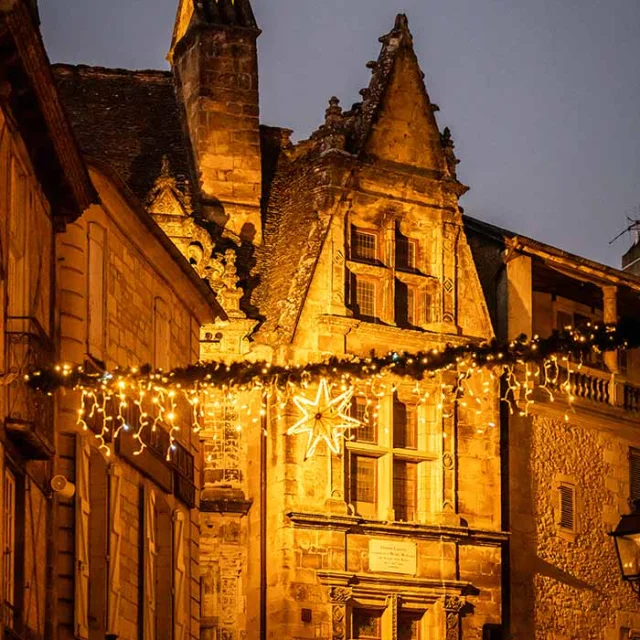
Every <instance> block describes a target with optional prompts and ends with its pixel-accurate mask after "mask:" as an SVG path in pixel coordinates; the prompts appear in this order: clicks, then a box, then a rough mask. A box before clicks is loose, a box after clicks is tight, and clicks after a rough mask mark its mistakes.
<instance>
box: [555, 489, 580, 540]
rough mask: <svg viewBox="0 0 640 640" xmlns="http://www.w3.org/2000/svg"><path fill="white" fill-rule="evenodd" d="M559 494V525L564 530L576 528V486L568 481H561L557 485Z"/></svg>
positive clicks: (571, 530) (573, 530)
mask: <svg viewBox="0 0 640 640" xmlns="http://www.w3.org/2000/svg"><path fill="white" fill-rule="evenodd" d="M558 491H559V494H560V518H559V522H558V524H559V526H560V528H561V529H564V530H565V531H570V532H572V533H573V532H575V530H576V488H575V486H574V485H571V484H568V483H565V482H563V483H561V484H560V486H559V487H558Z"/></svg>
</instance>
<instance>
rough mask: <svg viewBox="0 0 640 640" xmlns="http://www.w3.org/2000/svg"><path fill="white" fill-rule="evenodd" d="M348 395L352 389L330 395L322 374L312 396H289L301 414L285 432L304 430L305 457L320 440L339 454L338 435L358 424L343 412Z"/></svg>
mask: <svg viewBox="0 0 640 640" xmlns="http://www.w3.org/2000/svg"><path fill="white" fill-rule="evenodd" d="M352 396H353V389H348V390H347V391H345V392H344V393H343V394H341V395H339V396H338V397H337V398H331V394H330V393H329V385H328V384H327V381H326V380H325V379H324V378H323V379H322V380H320V385H319V386H318V394H317V395H316V399H315V400H309V398H306V397H305V396H295V397H294V398H293V402H294V403H295V405H296V407H298V409H300V411H301V412H302V414H303V417H302V418H300V420H298V422H296V423H295V424H294V425H293V426H292V427H291V428H290V429H289V430H288V431H287V435H289V436H290V435H297V434H299V433H306V434H307V436H308V441H307V452H306V454H305V457H304V459H305V460H306V459H308V458H310V457H311V456H312V455H313V454H314V453H315V451H316V449H317V447H318V445H319V444H320V443H321V442H322V441H323V440H324V442H326V443H327V446H328V447H329V449H330V450H331V451H332V452H333V453H335V454H336V455H340V438H343V437H344V434H345V432H346V431H347V430H348V429H352V428H354V427H359V426H360V422H358V420H355V419H354V418H352V417H351V416H349V415H347V413H346V412H347V411H348V410H349V409H348V408H349V406H350V404H351V397H352Z"/></svg>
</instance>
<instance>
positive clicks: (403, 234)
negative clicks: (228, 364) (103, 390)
mask: <svg viewBox="0 0 640 640" xmlns="http://www.w3.org/2000/svg"><path fill="white" fill-rule="evenodd" d="M259 33H260V32H259V29H258V27H257V25H256V22H255V18H254V16H253V12H252V9H251V6H250V3H249V2H248V1H247V0H242V1H240V0H238V1H237V2H235V3H230V2H207V3H198V4H196V3H192V2H189V1H184V2H181V3H180V6H179V8H178V14H177V21H176V27H175V31H174V36H173V41H172V44H171V50H170V53H169V60H170V62H171V65H172V71H171V72H169V73H164V72H155V71H154V72H146V71H140V72H130V71H123V70H110V69H101V68H90V67H83V66H79V67H71V66H68V65H59V66H56V67H55V74H56V77H57V79H58V86H59V90H60V92H61V96H62V99H63V101H64V103H65V105H66V107H67V109H68V112H69V115H70V118H71V121H72V123H73V126H74V131H75V133H76V136H77V138H78V140H79V143H80V145H81V147H82V148H83V150H84V152H85V153H86V154H87V155H89V156H91V157H94V158H97V159H98V160H99V161H101V162H102V163H104V164H105V165H109V166H110V167H111V168H112V169H113V170H115V171H116V172H117V173H118V174H119V176H120V177H121V178H122V180H123V181H124V182H125V183H126V185H127V189H130V190H131V192H132V193H133V195H135V196H136V197H137V199H138V201H139V202H140V203H142V204H144V205H145V206H146V208H147V210H148V211H149V212H150V213H151V214H152V215H153V216H154V217H155V219H156V221H157V223H158V224H159V225H160V227H161V228H162V229H163V230H164V231H165V232H166V234H167V236H168V237H169V238H171V239H172V241H173V242H174V243H175V245H176V246H177V247H178V249H179V250H180V251H181V252H182V254H183V255H184V256H185V257H186V258H188V259H189V261H190V262H191V264H192V265H193V267H194V269H195V271H197V273H198V274H199V275H200V276H201V277H203V278H204V279H205V280H207V281H208V282H209V284H210V285H211V287H212V289H213V290H214V291H215V292H216V295H217V297H218V300H219V301H220V303H221V305H222V307H223V309H224V311H225V314H226V318H225V319H222V320H220V319H219V320H218V321H217V322H213V323H210V324H204V323H203V326H202V328H201V339H202V341H201V357H202V358H203V359H204V360H206V359H223V360H227V361H233V360H238V359H242V358H248V359H250V360H251V359H255V358H266V359H268V360H269V361H271V362H274V363H285V364H287V363H288V364H296V363H300V362H307V361H310V360H318V359H321V358H323V357H326V356H327V355H329V354H331V355H347V354H353V355H360V356H366V355H368V354H369V353H371V352H372V351H378V352H379V351H381V350H382V351H386V350H387V349H388V348H394V349H397V350H406V351H417V350H420V349H429V348H436V347H438V346H439V345H444V344H446V343H453V344H462V343H465V342H467V341H469V340H473V341H481V340H486V339H489V338H491V337H492V336H493V329H492V326H491V321H490V317H489V313H488V311H487V308H486V304H485V302H484V298H483V295H482V289H481V286H480V282H479V279H478V276H477V273H476V270H475V266H474V263H473V258H472V255H471V252H470V249H469V246H468V243H467V241H466V237H465V233H464V229H463V225H462V214H461V210H460V208H459V206H458V198H459V197H460V196H461V195H462V194H464V193H465V191H466V189H467V188H466V187H465V186H464V185H462V184H461V183H460V182H459V181H458V179H457V177H456V164H457V160H456V158H455V154H454V150H453V142H452V140H451V136H450V134H449V132H448V130H445V131H444V132H441V131H440V130H439V128H438V126H437V123H436V120H435V116H434V113H435V111H437V107H436V106H435V105H434V104H432V103H431V101H430V99H429V96H428V94H427V92H426V89H425V86H424V82H423V77H424V76H423V74H422V72H421V70H420V67H419V65H418V61H417V59H416V56H415V53H414V51H413V42H412V36H411V33H410V32H409V28H408V25H407V20H406V18H405V16H402V15H401V16H398V18H397V20H396V23H395V25H394V27H393V29H392V30H391V32H390V33H388V34H387V35H385V36H384V37H383V38H382V39H381V42H382V50H381V53H380V57H379V59H378V60H377V61H376V62H372V63H370V65H369V66H370V68H371V70H372V78H371V83H370V86H369V87H368V88H367V89H364V90H363V91H362V95H363V101H362V103H360V104H358V105H354V106H353V107H352V109H351V110H349V111H343V109H342V108H341V107H340V105H339V101H338V100H337V99H335V98H332V99H331V101H330V104H329V107H328V109H327V115H326V120H325V123H324V124H323V125H322V126H321V127H320V128H319V129H318V130H317V131H316V132H315V133H314V134H313V135H312V136H311V138H310V139H309V140H306V141H303V142H300V143H299V144H296V145H294V144H292V143H291V141H290V138H289V136H290V132H289V131H287V130H285V129H278V128H274V127H264V126H260V123H259V101H258V71H257V49H256V40H257V38H258V36H259ZM116 98H117V99H116ZM185 131H186V133H187V135H188V137H186V138H185V135H184V133H185ZM136 357H138V358H140V357H142V358H145V357H148V354H145V353H142V354H136ZM454 383H455V380H451V379H444V378H443V379H434V380H433V381H432V382H430V383H429V384H427V385H426V386H424V388H421V389H420V390H417V389H416V388H415V387H416V385H414V384H412V385H408V384H402V383H400V382H397V384H394V385H391V384H389V385H387V386H386V387H380V388H377V389H373V388H371V386H369V387H367V388H365V387H363V388H362V389H359V391H358V395H357V397H356V398H355V399H354V400H353V401H352V407H351V408H350V411H351V412H352V415H353V416H354V418H353V419H354V420H355V419H358V420H360V421H364V422H365V423H366V427H362V430H361V431H360V430H358V431H357V432H356V433H355V435H354V436H353V438H352V439H351V440H350V441H349V443H348V444H347V445H346V447H345V450H344V451H342V452H341V453H342V454H343V455H340V456H337V455H335V454H334V453H332V452H331V451H329V450H328V449H326V448H323V447H319V448H318V451H317V454H316V455H315V456H313V457H308V458H307V457H306V453H307V451H306V446H305V438H304V437H295V436H287V435H286V432H287V431H289V430H290V428H291V427H292V425H294V423H295V422H296V421H297V420H298V418H299V416H298V415H297V413H296V409H295V406H294V405H293V403H291V402H289V403H288V408H287V409H286V410H281V407H280V406H279V404H280V403H277V402H274V401H273V399H272V400H271V401H269V403H268V405H267V406H266V407H263V410H262V411H261V401H262V399H261V398H260V397H255V395H254V396H253V397H252V396H251V395H250V394H249V395H248V396H247V397H246V398H234V399H232V400H229V401H227V402H226V403H224V406H213V405H212V406H209V407H208V411H207V414H208V416H207V423H206V425H205V430H204V432H203V452H204V470H203V483H204V484H203V486H202V494H201V496H200V502H199V507H200V512H201V513H200V516H201V542H200V546H201V554H200V572H201V576H202V578H201V580H202V603H201V612H200V613H201V629H202V631H201V637H202V638H218V639H221V638H238V639H240V638H243V637H247V638H258V637H276V636H283V637H326V638H329V637H332V638H336V639H337V638H358V637H361V638H364V637H380V638H382V637H384V638H391V637H401V638H418V637H421V638H433V639H434V640H435V638H440V637H445V636H447V637H453V636H454V635H455V634H458V633H461V632H462V633H464V635H465V637H468V638H478V639H480V638H486V637H497V636H496V635H495V634H496V633H497V631H498V630H499V628H500V623H501V606H502V581H503V577H502V569H501V562H502V545H503V544H504V542H505V541H506V539H507V537H508V536H507V534H506V533H505V532H504V531H503V529H502V514H501V500H500V455H499V430H498V429H496V428H491V427H488V425H491V424H494V425H495V424H497V422H498V400H497V395H496V393H494V392H493V390H491V391H490V392H488V393H485V395H484V401H483V403H482V405H481V407H480V408H479V409H475V408H474V410H473V411H472V410H465V409H460V410H457V409H455V408H454V407H452V406H444V405H443V403H442V402H439V398H440V396H441V395H442V392H441V389H442V388H443V385H444V386H451V385H453V384H454ZM325 392H326V393H331V394H332V395H333V396H336V395H337V393H336V392H337V390H335V389H332V390H331V392H329V391H328V389H326V388H324V390H323V388H322V387H321V388H320V389H319V390H316V389H315V388H313V389H311V388H310V389H308V390H307V394H306V395H308V397H309V398H313V397H315V396H316V394H317V395H318V398H320V397H321V395H322V393H325ZM216 404H217V403H216ZM241 406H244V407H245V410H244V411H243V410H240V409H239V407H241ZM250 416H254V417H250ZM264 434H266V437H265V435H264ZM480 479H482V481H483V482H484V491H482V492H479V491H478V485H479V482H480ZM398 554H399V555H398ZM396 555H398V557H395V556H396ZM492 634H494V635H492Z"/></svg>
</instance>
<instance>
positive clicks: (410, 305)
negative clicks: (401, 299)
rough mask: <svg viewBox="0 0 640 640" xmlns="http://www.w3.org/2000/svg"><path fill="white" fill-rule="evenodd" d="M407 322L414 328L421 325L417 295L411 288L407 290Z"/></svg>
mask: <svg viewBox="0 0 640 640" xmlns="http://www.w3.org/2000/svg"><path fill="white" fill-rule="evenodd" d="M407 322H408V323H409V324H410V325H413V326H415V325H417V324H419V322H418V314H417V313H416V294H415V291H414V290H413V289H412V288H411V287H409V288H408V289H407Z"/></svg>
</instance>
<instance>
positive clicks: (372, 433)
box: [351, 397, 377, 442]
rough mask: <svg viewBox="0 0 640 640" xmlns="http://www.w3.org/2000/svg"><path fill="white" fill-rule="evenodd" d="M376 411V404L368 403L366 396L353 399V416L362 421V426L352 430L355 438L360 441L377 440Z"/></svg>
mask: <svg viewBox="0 0 640 640" xmlns="http://www.w3.org/2000/svg"><path fill="white" fill-rule="evenodd" d="M374 412H375V408H374V405H373V404H369V405H367V399H366V398H359V397H356V398H353V400H352V401H351V416H352V417H354V418H355V419H356V420H358V422H360V426H359V427H357V428H356V429H353V430H352V431H351V434H352V435H353V439H354V440H356V441H358V442H376V441H377V433H376V432H377V429H376V422H375V418H374Z"/></svg>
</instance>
